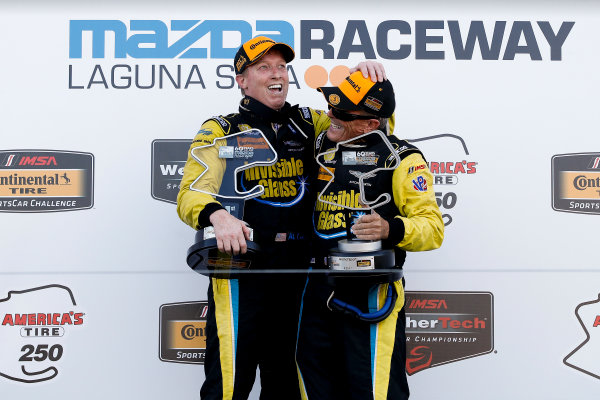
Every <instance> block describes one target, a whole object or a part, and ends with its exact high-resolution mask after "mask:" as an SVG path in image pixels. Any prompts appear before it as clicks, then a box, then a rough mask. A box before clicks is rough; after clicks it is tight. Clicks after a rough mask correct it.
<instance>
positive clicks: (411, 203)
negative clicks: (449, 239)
mask: <svg viewBox="0 0 600 400" xmlns="http://www.w3.org/2000/svg"><path fill="white" fill-rule="evenodd" d="M419 178H421V179H419ZM392 182H393V192H394V193H393V195H394V203H395V204H396V207H397V208H398V210H399V212H400V217H396V218H400V219H402V222H403V223H404V238H403V239H402V241H401V242H400V243H398V244H397V246H398V247H400V248H402V249H403V250H406V251H424V250H433V249H437V248H439V247H440V246H441V245H442V241H443V240H444V221H443V219H442V214H441V212H440V209H439V207H438V205H437V202H436V200H435V191H434V188H433V174H432V173H431V171H429V167H428V166H427V163H425V160H424V159H423V157H422V156H421V155H420V154H411V155H409V156H408V157H406V158H405V159H403V160H402V162H401V163H400V166H399V167H398V168H396V170H395V171H394V174H393V176H392Z"/></svg>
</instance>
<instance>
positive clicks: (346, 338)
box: [296, 72, 444, 400]
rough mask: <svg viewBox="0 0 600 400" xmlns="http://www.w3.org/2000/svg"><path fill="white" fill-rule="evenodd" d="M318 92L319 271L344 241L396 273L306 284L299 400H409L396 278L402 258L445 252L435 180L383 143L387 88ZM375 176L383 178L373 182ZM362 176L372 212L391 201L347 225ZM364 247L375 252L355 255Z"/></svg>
mask: <svg viewBox="0 0 600 400" xmlns="http://www.w3.org/2000/svg"><path fill="white" fill-rule="evenodd" d="M318 90H319V91H321V92H322V93H323V95H324V96H325V99H326V101H327V103H328V106H329V112H328V115H329V117H330V119H331V125H330V126H329V128H328V129H327V131H326V132H324V133H322V134H321V135H320V136H319V137H318V138H317V140H316V142H315V154H320V153H325V154H324V155H323V156H321V157H323V158H322V160H323V161H322V164H321V167H320V170H319V172H318V174H317V180H316V191H317V194H318V199H317V202H316V205H315V209H314V212H313V226H314V234H315V235H316V242H317V243H316V244H317V245H316V248H315V256H316V257H315V259H316V262H317V265H316V268H319V267H321V268H327V267H328V265H327V264H328V261H329V262H332V263H333V262H335V261H333V260H334V259H333V258H329V259H328V258H327V255H328V253H329V251H330V249H332V248H334V247H336V246H337V245H338V241H339V240H341V239H346V238H348V236H349V235H355V236H356V238H357V239H359V240H361V241H378V240H381V244H382V248H383V250H385V249H393V253H391V254H394V255H395V265H393V264H392V265H390V268H389V270H388V272H383V273H380V272H378V271H377V270H376V269H375V270H373V272H374V274H373V275H369V274H370V272H368V271H367V272H368V274H364V273H363V272H365V271H360V273H361V275H360V276H358V277H357V276H349V275H347V274H346V275H344V276H343V277H342V278H333V279H332V276H330V277H329V278H326V277H325V276H324V275H322V274H312V275H310V278H309V282H308V285H307V288H306V290H305V294H304V296H303V303H302V312H301V316H300V327H299V333H298V343H297V350H296V361H297V365H298V376H299V379H300V386H301V391H302V397H303V399H310V400H335V399H340V400H341V399H343V400H348V399H353V400H384V399H389V400H392V399H393V400H402V399H407V398H408V395H409V390H408V383H407V379H406V374H405V362H406V334H405V323H406V321H405V313H404V285H403V279H402V278H401V276H402V270H401V268H402V265H403V264H404V260H405V256H406V253H405V252H406V251H424V250H432V249H436V248H438V247H440V246H441V243H442V240H443V237H444V223H443V220H442V216H441V213H440V211H439V208H438V206H437V204H436V199H435V194H434V190H433V187H432V184H433V176H432V174H431V172H430V171H429V168H428V166H427V163H426V161H425V159H424V157H423V155H422V153H421V152H420V151H419V149H417V148H416V147H415V146H413V145H411V144H409V143H408V142H406V141H404V140H400V139H398V138H397V137H395V136H385V134H388V131H389V130H390V128H389V124H388V123H389V118H390V117H391V116H392V114H393V112H394V109H395V96H394V90H393V87H392V84H391V83H390V81H389V80H384V81H383V82H373V81H371V80H369V79H365V78H364V77H363V76H362V74H361V73H360V72H358V73H357V72H355V73H353V74H351V75H350V76H349V77H347V78H346V80H345V81H343V82H342V83H341V84H340V85H339V86H338V87H321V88H318ZM374 130H380V131H382V132H383V134H382V136H385V137H386V138H387V139H388V140H389V143H390V144H391V147H392V148H393V149H394V151H395V153H396V154H397V156H398V158H397V159H395V158H394V157H393V155H392V152H391V148H390V147H388V146H387V145H386V144H385V143H384V141H383V139H382V136H380V135H378V134H376V133H370V134H369V132H372V131H374ZM338 143H339V145H338ZM336 148H337V151H335V153H333V150H336ZM319 160H321V158H319ZM398 160H400V161H399V162H398ZM378 168H387V169H385V170H379V171H378V172H376V173H370V171H373V170H375V169H378ZM367 174H368V175H367ZM363 175H364V176H365V177H364V178H363V179H362V182H363V187H364V192H365V193H364V199H365V200H366V201H367V202H369V204H370V203H371V202H373V201H374V199H378V198H380V196H382V195H384V194H385V193H389V194H390V195H391V199H392V201H390V202H388V203H386V204H383V205H381V206H380V207H378V208H377V209H376V210H377V212H375V211H372V213H370V214H368V213H365V212H360V213H359V214H365V215H362V216H361V217H360V218H358V219H357V221H356V222H355V223H354V224H352V221H349V220H348V219H351V218H352V217H350V216H349V215H348V214H347V213H346V212H344V209H343V207H347V208H360V207H361V197H360V195H359V193H360V190H359V182H360V181H361V179H360V177H361V176H363ZM341 206H343V207H341ZM347 224H350V225H351V231H347V229H346V225H347ZM345 243H347V242H345ZM365 243H367V244H371V243H374V242H361V245H363V244H365ZM374 254H378V253H377V252H375V253H374ZM387 254H390V253H387ZM370 257H371V256H368V257H364V260H362V261H363V262H364V265H366V264H369V263H370V262H373V260H374V262H375V263H376V262H377V260H378V258H377V256H373V258H372V259H371V258H370ZM382 259H383V258H382ZM337 260H342V261H340V262H345V261H343V260H344V259H343V258H338V259H337Z"/></svg>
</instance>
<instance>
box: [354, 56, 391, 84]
mask: <svg viewBox="0 0 600 400" xmlns="http://www.w3.org/2000/svg"><path fill="white" fill-rule="evenodd" d="M356 71H360V72H362V74H363V76H364V77H365V78H371V80H372V81H373V82H383V81H384V80H386V79H387V76H386V75H385V68H383V64H381V63H380V62H377V61H362V62H360V63H358V65H357V66H356V67H354V68H351V69H350V74H352V73H354V72H356Z"/></svg>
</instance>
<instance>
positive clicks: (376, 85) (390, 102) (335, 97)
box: [317, 71, 396, 118]
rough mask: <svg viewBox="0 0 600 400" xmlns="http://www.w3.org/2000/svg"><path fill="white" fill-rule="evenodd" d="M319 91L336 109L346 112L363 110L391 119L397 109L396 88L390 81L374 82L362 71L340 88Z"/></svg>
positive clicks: (324, 87) (330, 87)
mask: <svg viewBox="0 0 600 400" xmlns="http://www.w3.org/2000/svg"><path fill="white" fill-rule="evenodd" d="M317 90H318V91H319V92H321V93H323V95H324V96H325V100H326V101H327V103H328V104H329V105H330V106H331V107H334V108H337V109H340V110H346V111H359V110H363V111H366V112H368V113H369V114H373V115H376V116H378V117H381V118H389V117H391V116H392V114H393V113H394V109H395V108H396V96H395V95H394V87H393V86H392V83H391V82H390V81H389V80H387V79H386V80H384V81H383V82H373V81H372V80H371V78H365V77H364V76H363V74H362V72H360V71H356V72H354V73H353V74H351V75H350V76H349V77H347V78H346V79H345V80H344V81H343V82H342V83H340V85H339V86H322V87H319V88H317Z"/></svg>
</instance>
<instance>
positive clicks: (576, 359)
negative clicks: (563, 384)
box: [563, 294, 600, 379]
mask: <svg viewBox="0 0 600 400" xmlns="http://www.w3.org/2000/svg"><path fill="white" fill-rule="evenodd" d="M575 316H576V317H577V320H578V321H579V323H580V324H581V327H582V328H583V330H584V331H585V335H586V339H585V341H584V342H583V343H581V344H580V345H579V346H577V348H575V350H573V351H572V352H570V353H569V354H568V355H567V356H566V357H565V358H564V360H563V362H564V363H565V365H568V366H569V367H571V368H575V369H576V370H578V371H580V372H583V373H584V374H588V375H590V376H593V377H594V378H598V379H600V363H599V362H598V355H599V354H600V294H599V295H598V298H597V299H596V300H592V301H587V302H585V303H581V304H580V305H578V306H577V308H576V309H575Z"/></svg>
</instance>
